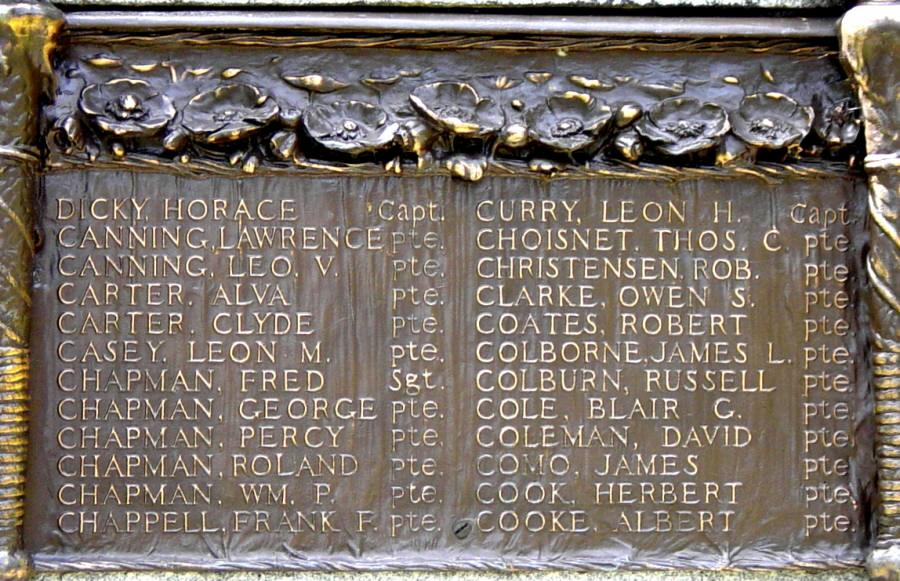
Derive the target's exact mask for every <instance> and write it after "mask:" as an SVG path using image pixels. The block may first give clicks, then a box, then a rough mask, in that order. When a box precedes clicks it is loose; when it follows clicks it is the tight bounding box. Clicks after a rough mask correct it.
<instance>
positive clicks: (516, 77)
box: [4, 14, 900, 571]
mask: <svg viewBox="0 0 900 581" xmlns="http://www.w3.org/2000/svg"><path fill="white" fill-rule="evenodd" d="M76 16H77V17H75V18H71V17H70V18H69V22H68V23H67V24H66V29H67V30H66V32H65V34H64V35H62V36H59V37H58V39H57V41H56V42H57V47H56V49H55V51H54V52H53V54H52V60H51V61H50V63H49V64H50V67H51V68H50V69H48V70H47V71H46V72H45V74H46V75H47V76H48V77H49V78H50V80H51V82H49V83H48V84H47V97H46V102H45V103H44V104H43V105H42V107H41V115H40V123H41V127H42V130H41V132H40V133H41V135H43V136H44V137H42V138H41V139H40V140H39V141H38V143H37V145H36V146H35V147H38V148H43V149H40V151H42V153H41V156H42V157H43V161H42V165H41V169H40V170H39V171H38V172H35V175H36V176H37V177H38V179H37V182H36V183H37V184H38V185H37V186H36V188H35V191H34V194H33V199H34V200H35V202H34V208H35V209H34V224H35V230H36V232H37V234H36V237H35V238H34V244H33V250H34V261H33V285H32V290H31V298H30V306H29V307H28V313H29V315H28V317H29V318H30V320H31V332H30V337H31V339H30V361H31V371H30V388H29V389H30V398H31V399H30V402H31V403H30V436H29V439H30V444H29V446H30V447H29V452H28V454H29V456H28V469H27V470H28V471H27V478H26V480H25V482H26V483H27V484H26V486H25V489H26V493H27V494H26V498H25V506H24V515H25V516H24V550H25V553H26V554H27V555H28V558H29V559H30V560H31V562H32V563H33V566H34V567H35V568H36V569H37V570H43V571H72V570H82V571H84V570H88V571H92V570H94V571H96V570H114V569H126V570H128V569H132V570H134V569H144V570H147V569H175V570H177V569H203V570H233V569H238V570H240V569H245V570H266V569H272V570H275V569H278V570H284V569H287V570H393V569H442V570H497V571H508V570H549V569H572V570H590V569H611V568H622V569H642V568H701V569H734V568H738V569H742V568H743V569H758V568H778V567H783V568H799V569H804V568H808V569H822V568H829V567H830V568H840V567H857V566H860V565H861V564H863V563H864V562H865V560H866V557H867V555H868V554H869V551H870V549H871V547H872V546H873V545H874V544H875V540H874V534H875V521H876V516H875V515H876V514H877V509H876V508H875V507H876V506H878V505H879V502H883V503H885V504H884V505H883V506H886V507H887V508H885V509H884V510H885V511H886V514H888V515H890V514H893V513H892V512H891V511H892V510H893V509H891V507H892V506H894V505H892V504H891V502H892V501H896V500H897V499H896V498H895V496H894V495H896V494H897V493H896V492H894V493H888V492H884V491H885V490H897V489H898V488H900V486H897V487H894V488H891V486H893V485H890V482H891V481H890V478H887V477H885V476H884V475H883V476H882V480H883V482H886V483H887V484H886V485H885V486H883V487H882V494H883V498H882V500H881V501H879V500H878V498H879V496H878V494H876V464H877V463H876V456H877V455H876V453H875V441H876V433H877V434H880V435H882V436H884V435H885V434H895V432H891V431H890V430H891V429H892V428H890V426H888V428H885V430H886V431H881V428H876V426H878V425H881V424H880V423H879V422H881V420H879V422H876V405H875V401H876V397H875V396H874V395H873V388H872V387H870V385H871V376H872V374H873V362H874V367H875V369H876V371H875V374H876V376H878V377H882V376H883V377H885V378H886V379H884V380H883V382H884V383H882V384H877V383H876V385H880V386H881V388H883V389H892V388H895V387H896V384H893V383H890V382H892V381H895V380H894V379H892V377H893V376H894V375H896V373H895V372H893V371H892V370H893V369H894V368H893V367H890V366H891V365H895V364H896V357H897V355H896V354H893V355H891V354H890V352H892V351H893V352H895V353H896V350H895V349H894V346H895V345H897V344H900V343H896V342H893V343H892V341H893V339H892V338H891V337H892V335H891V332H889V331H888V330H887V327H883V328H884V329H885V330H883V331H881V332H882V333H883V334H884V336H883V337H882V336H878V335H877V329H878V328H877V325H881V324H882V323H881V321H885V317H887V316H888V314H886V313H889V312H890V310H891V308H892V307H900V304H897V300H896V299H895V298H894V295H893V291H892V290H891V288H890V280H892V279H891V277H892V276H893V274H892V270H891V268H892V264H893V263H892V262H890V261H891V260H895V259H896V254H893V255H888V254H884V255H883V256H884V257H887V258H883V259H881V258H879V257H878V255H877V252H882V251H881V250H878V249H879V248H885V247H884V246H883V243H884V242H885V241H886V240H888V241H890V240H894V239H895V238H891V237H890V236H891V235H893V236H894V237H897V235H896V230H894V229H893V228H894V226H892V224H893V222H892V220H895V216H896V213H891V212H888V211H887V209H884V213H883V214H881V215H879V209H883V208H881V206H880V204H882V203H883V200H881V201H879V198H878V196H877V195H876V194H872V196H873V197H872V198H871V199H869V193H868V189H867V182H866V173H865V170H864V167H863V164H862V160H863V158H864V156H865V148H864V143H863V142H864V139H863V132H862V127H863V123H862V120H861V114H860V106H859V102H858V100H857V95H856V92H855V89H854V86H853V85H852V83H851V81H850V80H848V78H847V73H846V72H845V69H844V68H843V67H842V64H841V62H840V60H839V47H838V44H837V41H836V39H835V38H834V37H833V36H829V34H830V33H829V34H824V35H822V34H819V33H812V32H809V31H808V29H803V30H800V29H799V28H798V29H794V30H793V32H791V30H788V28H785V29H783V30H780V29H779V30H776V29H774V28H768V29H767V28H766V26H762V25H757V28H754V29H753V30H752V31H751V32H747V31H746V30H745V31H744V32H741V33H736V34H734V35H729V34H728V33H727V29H725V28H723V30H725V32H722V31H719V30H718V29H714V30H713V29H711V30H709V31H708V32H706V33H704V31H703V30H702V29H698V31H695V32H692V33H686V32H684V31H678V30H674V29H673V31H672V33H671V35H669V36H666V35H662V36H660V35H659V34H656V33H651V32H647V31H645V32H641V28H640V26H636V27H633V29H632V30H629V31H626V32H624V33H622V32H621V31H619V32H617V33H615V34H613V33H608V34H607V33H603V31H602V30H601V31H598V32H594V33H591V32H589V31H588V32H586V31H585V30H579V31H576V32H571V31H569V32H567V31H565V30H561V31H558V32H555V33H546V34H539V35H537V34H533V33H529V32H527V30H526V31H525V32H516V31H515V30H513V29H512V28H508V27H507V28H504V27H503V26H500V25H497V26H498V27H499V28H498V29H497V30H496V31H494V32H491V31H489V30H485V29H482V30H480V31H479V32H477V33H469V34H467V33H464V32H459V31H456V32H454V31H453V30H451V28H452V27H451V26H450V25H446V26H447V29H446V30H440V25H439V24H438V25H434V23H435V22H438V23H439V21H440V17H435V18H433V19H431V20H429V22H431V23H432V25H434V26H435V28H434V29H433V30H434V32H433V33H432V32H428V31H427V30H422V31H416V30H413V29H410V30H406V31H403V30H391V28H390V26H389V25H386V24H382V25H380V26H383V29H380V30H358V31H345V32H341V31H334V30H329V29H328V27H327V26H325V25H324V24H320V25H315V24H314V23H313V24H309V23H304V22H303V21H302V18H300V19H299V20H298V21H297V22H294V21H291V19H290V17H285V20H283V21H281V23H280V24H278V22H279V21H278V20H277V17H275V18H274V19H273V20H266V19H265V18H264V17H260V19H261V20H259V21H253V20H252V18H251V19H250V20H248V23H247V24H246V25H241V24H240V23H235V22H234V21H229V22H232V23H231V24H228V23H227V22H226V23H222V22H219V23H217V22H216V21H215V19H214V18H212V19H211V20H210V22H206V23H204V22H202V17H201V16H199V15H195V16H193V17H190V18H193V20H190V18H189V19H188V20H190V22H188V23H187V24H186V22H187V21H185V20H183V19H182V20H179V18H181V17H178V16H173V17H172V19H171V20H167V18H168V17H167V16H166V15H164V14H157V15H156V16H153V17H152V18H151V17H148V19H147V20H146V21H145V22H144V23H143V24H142V22H141V21H140V20H135V21H134V22H131V23H129V22H128V21H125V23H124V24H122V22H121V21H117V20H116V18H115V17H112V18H111V19H109V20H104V18H105V17H104V16H103V15H102V14H100V15H99V16H98V15H92V14H82V15H80V16H78V15H76ZM182 16H183V15H182ZM198 19H199V20H198ZM239 19H240V15H237V20H239ZM522 22H527V21H526V20H522ZM748 26H749V25H748ZM142 27H146V29H144V28H142ZM254 27H255V28H254ZM748 30H749V29H748ZM804 31H805V32H804ZM851 66H853V65H852V63H851ZM876 84H877V83H876ZM5 86H6V87H7V88H6V89H5V90H10V89H9V87H12V90H14V91H19V92H21V91H22V89H21V88H18V89H17V88H16V86H14V85H9V84H7V85H5ZM872 86H875V85H872ZM26 92H27V91H26ZM29 167H30V166H29ZM866 167H868V166H866ZM29 171H30V170H29ZM876 185H877V183H876V184H875V185H873V188H874V187H875V186H876ZM29 219H30V218H29ZM21 227H22V228H28V222H27V221H24V222H22V223H21ZM878 228H881V230H878ZM898 240H900V238H898ZM16 248H18V247H16ZM873 249H874V250H873ZM16 252H19V250H16ZM21 252H23V253H26V254H27V252H28V248H25V247H23V250H21ZM870 254H871V255H870ZM871 289H874V290H875V291H877V294H876V295H875V297H876V298H875V300H873V301H870V302H866V300H865V299H866V298H867V297H868V296H869V293H870V290H871ZM25 292H27V290H26V291H25ZM14 294H15V293H13V295H14ZM879 297H880V298H879ZM26 298H27V296H26ZM11 300H13V299H11ZM14 300H19V299H14ZM879 301H880V302H879ZM891 301H894V302H891ZM873 328H875V331H876V333H875V334H876V339H874V340H873V339H872V333H871V331H872V329H873ZM14 330H15V327H9V328H6V327H5V331H6V332H7V340H19V338H18V337H17V336H15V334H14ZM9 333H13V335H9ZM10 337H12V339H10ZM23 340H27V339H23ZM870 352H872V353H875V355H874V356H873V360H872V361H871V362H870V360H869V357H868V354H869V353H870ZM890 393H893V392H890ZM891 397H893V396H891ZM16 401H18V400H16ZM878 401H879V402H880V401H881V400H878ZM4 409H5V408H4ZM898 409H900V406H897V404H895V403H891V402H887V403H879V404H878V406H877V410H878V413H882V412H884V413H886V414H888V415H886V416H885V417H887V418H888V419H886V420H884V422H882V423H884V424H886V425H887V424H893V422H892V421H890V418H892V417H893V415H891V414H893V413H894V412H896V411H897V410H898ZM4 413H5V412H4ZM893 437H894V438H896V437H897V436H896V435H893ZM879 441H882V440H879ZM891 442H892V441H891ZM891 449H893V448H891ZM894 462H896V460H894ZM878 466H879V467H881V468H885V467H886V469H895V468H896V466H894V465H893V464H890V462H889V461H881V460H880V461H879V463H878ZM885 522H888V521H883V522H882V526H886V525H884V523H885ZM883 530H888V531H889V534H893V533H890V530H893V529H887V528H886V529H883ZM898 530H900V529H898Z"/></svg>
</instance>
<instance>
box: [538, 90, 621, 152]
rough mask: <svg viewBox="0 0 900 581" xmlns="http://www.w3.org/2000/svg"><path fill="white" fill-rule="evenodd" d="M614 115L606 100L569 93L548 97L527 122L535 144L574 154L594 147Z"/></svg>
mask: <svg viewBox="0 0 900 581" xmlns="http://www.w3.org/2000/svg"><path fill="white" fill-rule="evenodd" d="M612 116H613V112H612V109H611V108H610V107H609V106H608V105H607V104H606V103H604V102H603V101H599V100H597V99H594V98H593V97H591V96H590V95H586V94H583V93H566V94H565V95H556V96H552V97H550V98H548V99H547V100H546V102H544V103H543V104H541V105H539V106H538V107H535V108H534V109H532V110H530V111H529V112H528V113H527V115H526V116H525V119H526V122H527V125H528V135H529V137H530V138H531V139H532V140H533V141H536V142H538V143H540V144H542V145H544V146H546V147H549V148H550V149H553V150H555V151H559V152H562V153H573V152H576V151H579V150H582V149H584V148H586V147H588V146H590V145H591V144H593V143H594V142H595V141H596V140H597V137H598V136H599V134H600V132H601V131H602V130H603V129H604V128H605V127H606V126H607V125H608V124H609V121H610V119H612Z"/></svg>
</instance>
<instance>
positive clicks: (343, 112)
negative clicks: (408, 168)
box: [303, 101, 400, 155]
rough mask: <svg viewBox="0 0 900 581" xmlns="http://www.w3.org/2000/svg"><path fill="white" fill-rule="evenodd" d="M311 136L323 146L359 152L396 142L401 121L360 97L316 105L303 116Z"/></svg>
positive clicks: (384, 147) (343, 151) (357, 153)
mask: <svg viewBox="0 0 900 581" xmlns="http://www.w3.org/2000/svg"><path fill="white" fill-rule="evenodd" d="M303 123H304V126H305V127H306V132H307V133H308V134H309V136H310V138H311V139H312V140H313V141H315V142H316V143H317V144H319V145H321V146H322V147H324V148H325V149H329V150H331V151H337V152H340V153H346V154H349V155H359V154H362V153H367V152H375V151H380V150H383V149H386V148H388V147H390V146H391V145H393V144H394V143H396V141H397V134H398V131H399V130H400V124H399V123H396V122H394V121H391V120H390V118H389V117H388V114H387V113H386V112H385V111H384V109H382V108H381V107H377V106H375V105H372V104H370V103H365V102H362V101H339V102H337V103H333V104H331V105H316V106H313V107H311V108H310V109H308V110H307V111H306V113H305V114H304V117H303Z"/></svg>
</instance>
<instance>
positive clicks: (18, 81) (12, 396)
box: [0, 2, 63, 579]
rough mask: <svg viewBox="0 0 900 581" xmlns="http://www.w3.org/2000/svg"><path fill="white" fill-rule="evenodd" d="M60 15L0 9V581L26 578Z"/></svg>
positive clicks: (24, 5)
mask: <svg viewBox="0 0 900 581" xmlns="http://www.w3.org/2000/svg"><path fill="white" fill-rule="evenodd" d="M62 22H63V19H62V14H61V13H60V12H59V11H57V10H56V9H55V8H53V7H52V6H49V5H47V4H40V3H36V2H18V3H15V2H12V3H5V4H2V5H0V111H2V115H0V577H2V578H3V579H19V578H25V577H26V576H27V574H28V569H29V567H28V558H27V556H26V555H25V554H24V553H23V552H22V550H21V548H22V547H21V545H22V543H21V525H22V517H23V513H24V494H25V460H26V453H27V448H28V402H29V394H28V375H29V373H28V372H29V360H30V358H29V351H28V336H29V310H30V306H31V305H30V299H29V289H30V286H31V267H32V255H33V252H34V239H33V236H32V208H31V206H32V200H33V197H34V195H33V194H34V189H35V176H36V171H35V168H36V166H37V165H38V164H39V163H40V161H41V156H40V154H39V149H38V138H39V119H40V96H41V94H42V92H43V90H44V88H45V86H46V84H47V81H48V80H49V79H50V75H49V68H50V62H49V61H50V53H51V51H52V49H53V38H54V36H55V35H56V33H57V32H58V31H59V29H60V28H61V26H62Z"/></svg>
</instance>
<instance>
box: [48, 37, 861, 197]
mask: <svg viewBox="0 0 900 581" xmlns="http://www.w3.org/2000/svg"><path fill="white" fill-rule="evenodd" d="M280 58H281V57H275V58H274V59H272V60H273V62H277V61H278V59H280ZM125 63H126V61H125V60H124V59H122V58H120V57H115V56H109V55H93V56H91V57H89V58H82V59H81V61H80V62H78V63H74V64H73V63H70V64H69V65H65V66H68V67H69V72H70V74H69V75H68V77H69V79H70V81H68V82H67V83H66V84H65V86H64V87H63V88H62V89H60V91H59V93H58V95H57V102H56V103H55V104H54V106H53V107H50V108H48V110H47V111H48V115H47V116H48V119H47V123H48V127H49V131H48V139H47V144H48V147H49V149H50V153H51V157H50V159H51V163H52V162H53V161H56V162H58V163H67V162H74V163H79V162H80V161H86V162H91V161H95V160H97V159H98V158H99V159H102V160H104V161H107V162H110V163H115V162H117V161H118V162H128V161H129V160H133V159H146V158H151V159H154V160H155V161H154V163H155V164H156V165H157V166H159V165H162V166H165V165H167V164H169V165H171V166H173V167H176V166H179V165H180V166H183V167H195V166H196V164H201V166H202V167H203V168H209V167H216V168H223V169H225V170H227V168H229V167H234V168H235V169H236V170H237V169H238V168H240V169H241V170H243V171H244V172H246V173H253V172H255V171H257V170H258V169H260V168H279V169H286V168H290V167H298V168H309V167H315V168H318V169H325V170H327V169H329V168H331V169H333V170H335V171H347V170H349V169H360V168H369V169H367V170H366V171H368V172H370V173H371V172H372V171H377V170H378V168H381V170H382V171H386V172H388V173H403V172H415V171H422V170H426V169H427V170H429V171H431V170H438V171H447V172H449V173H450V174H452V175H454V176H456V177H459V178H461V179H465V180H470V181H477V180H479V179H481V178H482V177H483V176H484V175H486V174H487V173H488V172H489V171H490V168H491V167H492V166H498V167H499V166H501V165H502V166H503V167H506V168H513V169H514V171H523V172H535V173H539V174H546V175H555V174H558V173H561V172H565V171H566V170H567V169H576V168H584V167H590V165H591V164H598V163H599V164H605V165H616V164H619V165H623V166H624V167H633V166H636V167H657V166H672V167H682V168H691V167H694V168H716V167H729V166H731V167H741V166H747V165H754V164H757V163H760V162H765V163H767V164H772V163H774V164H782V165H788V164H789V165H794V164H807V165H808V164H816V163H818V162H820V161H828V162H834V161H837V162H848V161H852V160H853V159H855V158H856V157H857V153H858V149H859V142H860V137H861V132H860V117H859V113H858V108H857V106H856V104H855V102H854V101H853V99H852V97H851V96H850V95H849V92H848V91H847V90H846V89H845V88H842V89H840V90H828V91H819V92H815V93H814V94H808V93H807V94H804V95H791V94H789V93H790V90H789V89H790V85H787V86H786V87H784V88H783V89H782V91H775V90H759V89H760V86H761V85H763V84H765V82H766V81H765V79H763V80H762V81H757V82H756V84H755V87H749V88H748V87H744V86H739V89H740V90H741V91H742V92H743V94H742V96H739V97H737V98H734V97H731V98H728V99H726V98H724V97H723V96H722V92H721V91H719V92H716V91H711V92H708V95H705V96H702V97H698V96H694V95H689V94H687V93H688V92H689V90H690V89H691V87H692V85H694V86H697V85H702V84H703V83H708V81H698V80H696V79H677V78H676V79H670V80H668V81H667V82H661V81H660V80H659V79H653V80H652V82H651V81H647V80H641V79H640V78H638V77H637V76H636V75H609V76H608V77H606V76H602V75H600V76H598V75H596V74H561V73H558V72H554V71H550V70H545V71H539V70H526V71H522V72H520V73H517V74H513V73H510V72H506V73H503V74H496V75H479V76H475V77H472V76H462V77H461V78H458V79H450V78H441V79H439V80H434V76H435V75H434V73H433V72H432V74H431V76H430V77H428V75H425V74H424V73H423V72H422V71H418V70H406V69H403V70H400V69H398V70H396V71H389V72H385V71H381V72H379V73H378V74H369V75H361V78H359V79H358V80H357V81H352V80H351V79H349V78H346V76H345V77H344V78H343V79H338V78H333V77H332V76H330V75H328V74H324V73H322V72H321V71H319V70H312V69H311V70H309V71H303V70H297V69H296V68H294V67H291V68H290V70H282V71H281V72H278V71H273V72H274V74H270V73H269V72H268V71H247V70H243V69H241V68H238V67H229V68H225V69H222V70H216V69H215V68H214V67H195V68H186V67H185V70H184V71H183V72H180V73H179V72H178V67H177V66H176V65H173V64H171V63H167V64H166V65H165V66H168V70H169V71H170V72H171V74H169V75H165V74H160V73H161V71H162V72H164V70H163V69H164V68H165V66H164V65H161V64H159V63H156V64H147V65H131V66H130V67H129V68H130V69H131V73H132V74H130V76H128V77H124V76H121V77H120V76H117V75H116V73H118V72H119V70H118V69H122V68H124V67H125ZM446 72H447V73H449V72H450V71H446ZM141 73H144V75H143V77H142V75H141ZM262 77H264V78H262ZM763 77H765V78H769V79H771V77H772V75H771V73H770V72H768V71H765V74H764V75H763ZM79 79H82V80H81V81H79ZM97 79H102V81H99V80H97ZM184 79H188V80H190V81H191V82H193V83H194V85H193V86H195V87H196V88H195V89H194V92H193V93H191V94H186V93H185V92H184V91H183V86H180V84H182V83H183V82H186V81H184ZM254 81H255V82H254ZM551 81H552V82H551ZM79 82H80V85H79ZM739 83H740V81H739V80H738V79H737V78H736V77H731V76H726V77H725V80H724V84H725V86H728V85H729V84H730V85H739ZM829 83H830V84H831V85H835V86H837V85H842V84H843V80H842V79H839V78H836V79H832V80H830V81H829ZM769 84H773V83H769ZM754 88H755V89H756V90H754ZM779 88H780V87H779ZM618 89H622V90H623V91H630V92H631V93H630V94H633V95H637V96H639V97H640V99H635V98H633V97H626V98H620V97H619V96H618V93H617V90H618ZM388 93H390V94H391V98H387V96H386V95H387V94H388ZM523 95H525V96H527V98H523ZM638 100H640V101H641V102H638ZM192 164H193V165H192ZM516 168H518V169H516ZM201 171H202V170H201Z"/></svg>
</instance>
